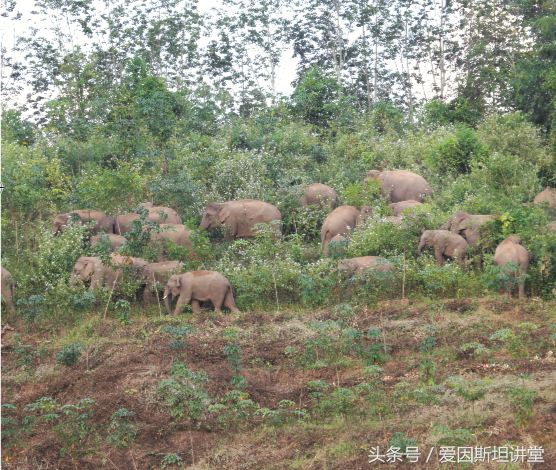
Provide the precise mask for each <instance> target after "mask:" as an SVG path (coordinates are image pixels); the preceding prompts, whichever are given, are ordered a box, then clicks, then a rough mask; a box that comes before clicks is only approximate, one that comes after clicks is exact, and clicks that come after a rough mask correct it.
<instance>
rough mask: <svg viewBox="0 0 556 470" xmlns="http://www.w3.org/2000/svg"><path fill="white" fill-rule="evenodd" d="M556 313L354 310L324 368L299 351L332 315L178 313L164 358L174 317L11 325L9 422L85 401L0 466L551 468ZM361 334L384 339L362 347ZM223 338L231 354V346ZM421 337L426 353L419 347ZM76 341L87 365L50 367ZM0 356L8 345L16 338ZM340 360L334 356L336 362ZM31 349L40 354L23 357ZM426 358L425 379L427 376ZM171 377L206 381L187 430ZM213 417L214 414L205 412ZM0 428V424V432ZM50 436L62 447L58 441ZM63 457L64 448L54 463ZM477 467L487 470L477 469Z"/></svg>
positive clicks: (5, 379)
mask: <svg viewBox="0 0 556 470" xmlns="http://www.w3.org/2000/svg"><path fill="white" fill-rule="evenodd" d="M555 312H556V311H555V304H554V303H553V302H548V303H542V302H539V301H537V300H534V299H533V300H528V301H524V302H514V303H512V304H507V303H504V302H502V301H499V300H486V299H481V300H479V301H469V300H453V301H449V300H446V301H443V302H436V303H434V304H422V303H419V302H408V303H405V304H400V303H399V302H392V303H384V304H383V305H381V306H380V307H379V308H376V309H367V308H365V307H364V306H359V307H356V308H355V309H354V315H353V316H352V317H349V318H348V319H347V321H348V323H349V325H350V327H353V328H357V329H358V330H359V331H361V332H364V333H365V334H364V335H363V336H362V337H361V338H360V339H359V340H348V339H347V338H340V339H339V340H338V338H337V337H336V336H334V335H333V334H332V333H333V331H331V333H330V336H331V342H330V343H329V344H328V346H327V345H326V341H324V340H323V339H322V338H321V340H320V343H319V344H320V350H319V353H318V359H317V358H316V355H315V354H314V352H315V351H313V352H312V353H311V351H310V346H309V345H310V344H311V343H310V342H309V341H310V340H312V339H316V338H318V335H317V333H316V332H315V331H314V330H312V329H311V326H310V325H311V322H314V321H321V322H322V321H326V320H332V321H338V315H336V314H335V313H334V311H333V310H332V309H314V310H312V309H311V310H294V311H292V310H290V309H286V310H285V311H281V312H280V313H268V312H261V311H254V312H249V313H242V314H239V315H231V314H223V313H221V314H214V313H211V312H209V311H203V313H202V314H201V315H198V316H197V315H196V316H191V315H187V316H186V318H185V321H187V322H188V323H190V324H191V325H192V326H193V328H194V329H195V333H194V334H192V335H190V336H188V337H187V338H185V339H184V341H185V343H186V346H185V347H184V349H182V350H178V349H172V344H171V342H172V341H173V339H172V337H171V336H170V335H168V334H164V333H162V331H163V329H164V327H166V326H168V325H174V326H175V325H183V322H176V321H175V320H173V319H170V318H161V319H159V318H157V317H156V316H151V317H144V316H139V314H138V315H137V317H136V318H134V319H133V321H132V323H131V324H130V325H128V326H126V327H122V326H120V325H117V324H116V323H115V322H114V321H111V320H103V319H102V318H99V317H91V318H88V319H85V320H84V321H83V322H82V323H81V324H79V325H77V326H76V327H68V328H61V329H57V330H43V329H39V330H37V331H33V330H32V331H27V332H26V331H25V327H24V326H23V325H21V326H20V325H15V326H16V330H17V333H19V334H20V335H21V336H20V337H19V338H18V342H19V344H20V345H29V346H27V349H23V346H19V347H15V348H14V347H11V348H10V349H8V351H5V350H4V351H3V353H2V356H3V364H2V368H3V374H2V390H3V394H2V396H3V402H4V404H5V403H6V402H9V403H11V404H13V405H14V406H15V408H16V409H13V411H11V410H10V411H8V410H6V409H4V413H3V417H4V418H5V417H6V416H8V415H9V416H10V417H11V418H13V419H15V420H16V421H17V422H19V423H21V422H22V420H23V419H24V416H32V415H35V416H37V417H38V416H39V415H40V414H41V413H42V414H43V416H44V414H45V413H47V412H54V411H55V409H51V410H47V409H46V408H45V409H44V410H43V411H42V412H39V411H36V412H35V413H31V412H29V411H24V407H25V405H28V404H31V403H37V402H38V401H39V400H41V399H42V400H43V401H44V400H45V399H52V400H54V401H55V402H56V403H57V404H58V405H62V404H64V405H69V404H76V403H78V402H79V401H80V400H84V399H85V398H88V399H92V400H93V402H91V405H89V406H88V407H87V409H88V410H90V413H91V414H90V416H88V417H87V418H86V419H82V420H81V422H82V425H81V424H78V423H79V422H80V420H78V419H75V418H73V422H72V421H71V415H66V416H64V415H63V414H62V418H61V419H60V421H58V420H57V419H55V420H52V421H42V422H41V421H40V420H38V421H37V422H36V424H35V427H34V428H33V430H32V431H31V430H29V431H28V432H25V431H24V429H23V428H21V427H19V426H15V424H14V426H13V427H10V428H9V429H13V432H14V435H13V436H11V439H13V440H12V441H11V442H14V443H15V442H18V443H19V445H18V446H17V447H16V446H15V445H14V446H13V447H7V448H4V451H3V456H6V458H7V460H6V461H5V462H3V467H5V468H18V469H26V468H28V469H31V468H33V469H38V468H60V469H66V468H67V469H72V468H90V469H96V468H120V469H123V468H130V469H131V468H137V469H147V468H160V465H161V462H162V460H163V458H164V457H165V456H166V455H168V454H176V455H177V456H179V457H180V459H182V461H183V464H184V465H185V466H187V468H198V469H208V468H220V467H221V466H222V465H224V466H226V467H227V468H258V469H278V468H280V469H281V468H307V469H309V468H314V469H317V468H319V469H324V468H327V469H341V468H346V469H347V468H350V469H352V468H381V465H386V464H380V463H375V464H372V465H371V464H368V463H367V461H368V454H369V451H370V449H371V448H372V447H376V446H380V448H381V449H382V448H384V450H386V447H390V446H402V447H403V446H408V445H409V446H411V445H417V446H419V448H420V450H421V452H422V453H423V454H424V455H425V454H426V453H428V452H429V450H430V448H431V447H432V446H435V445H436V446H437V451H438V449H439V446H440V445H444V446H450V445H457V446H485V447H486V446H501V447H503V446H506V445H511V446H514V447H516V446H520V445H523V446H525V447H526V448H528V447H529V446H532V445H536V446H543V447H544V449H545V451H546V453H545V454H544V460H545V462H546V463H545V464H534V465H533V466H532V468H535V469H551V468H553V467H554V464H555V462H556V452H555V449H554V446H553V444H554V440H555V437H556V435H555V429H554V426H553V423H554V419H555V414H556V403H555V402H554V396H555V392H556V390H555V383H556V381H555V357H554V354H553V352H552V351H553V350H554V341H553V340H550V336H551V332H550V331H549V326H550V325H552V324H554V323H556V317H555V315H556V313H555ZM20 328H21V330H20ZM373 329H376V330H373ZM369 330H371V332H372V331H377V332H379V335H378V336H373V335H372V334H371V335H370V336H371V338H369V335H367V334H366V332H367V331H369ZM508 330H511V331H512V332H514V333H515V338H514V339H513V340H508V341H506V342H504V341H500V340H499V341H497V340H493V339H492V336H493V335H495V333H496V332H497V331H498V332H500V331H508ZM230 331H235V333H236V335H237V336H236V339H235V340H230V339H226V337H225V336H226V335H225V332H230ZM431 337H432V338H434V341H432V343H429V342H427V338H431ZM75 342H81V343H83V344H84V345H86V353H85V354H83V355H82V357H81V358H80V359H79V361H78V363H77V364H75V365H74V366H71V367H66V366H62V365H59V364H58V365H57V364H56V361H55V359H53V357H52V353H53V352H55V351H58V350H59V349H60V348H61V347H63V346H65V345H67V344H69V343H75ZM232 342H233V344H236V345H238V346H239V348H241V351H240V352H237V351H236V353H235V354H236V356H238V357H239V358H240V359H238V360H237V361H238V364H236V365H237V369H238V371H239V373H241V375H243V377H244V378H245V380H246V381H247V384H246V385H245V386H243V387H241V388H240V389H239V391H237V392H232V391H233V390H234V389H235V387H233V386H232V385H231V384H230V380H231V379H232V377H233V376H234V375H235V374H236V372H234V370H232V369H233V367H234V359H233V358H231V357H230V356H232V355H233V354H231V353H230V351H228V353H226V352H225V347H226V346H227V345H229V344H230V343H232ZM376 342H378V343H380V344H381V345H383V344H384V345H386V346H387V350H388V353H387V354H383V353H381V349H380V348H379V349H378V356H376V357H375V358H374V359H375V360H374V363H375V364H374V365H373V366H371V367H367V369H366V366H365V362H364V361H362V360H361V359H359V358H358V357H357V355H356V354H354V353H353V351H354V349H351V346H352V345H353V344H358V345H361V346H365V347H368V346H370V345H372V344H375V343H376ZM8 343H9V344H12V345H13V344H14V336H12V337H11V338H10V340H9V341H5V342H4V344H8ZM469 343H475V344H477V343H480V344H482V346H483V349H482V351H479V350H478V349H477V348H470V349H466V350H465V348H462V346H463V345H464V344H469ZM427 345H428V346H427ZM336 347H341V348H343V352H344V354H342V355H341V356H339V357H338V356H337V355H335V354H336V352H335V348H336ZM18 348H19V349H18ZM32 350H35V351H38V354H37V355H33V356H31V355H30V354H31V351H32ZM473 351H475V352H474V353H473ZM425 360H431V361H432V362H433V363H434V368H432V369H430V368H429V369H426V368H425V369H424V368H423V367H422V365H423V364H424V361H425ZM176 363H183V364H185V366H186V367H187V368H189V369H190V370H191V371H193V372H195V373H200V372H205V373H206V376H207V378H208V381H207V382H206V383H204V384H203V386H202V388H199V390H203V391H206V396H205V398H204V399H203V401H202V405H201V406H200V407H199V408H198V409H197V407H196V408H195V410H196V411H195V412H198V415H197V417H196V418H195V419H193V420H189V419H187V416H188V413H193V411H192V410H191V409H189V411H187V406H185V410H186V411H185V413H184V415H183V416H181V417H180V416H179V413H178V416H176V417H174V418H173V417H172V416H171V414H170V412H171V411H172V408H167V407H166V405H165V404H164V402H163V397H164V395H163V394H161V392H160V391H159V392H157V390H160V386H161V384H162V383H163V382H164V381H165V380H168V379H169V378H170V375H169V373H170V371H171V368H172V366H173V365H174V364H176ZM22 364H25V365H24V366H22ZM367 364H369V363H368V362H367ZM454 376H458V377H461V378H463V380H464V384H465V386H466V387H472V386H473V385H477V384H478V382H479V381H483V382H484V390H483V395H480V396H478V397H477V399H476V401H475V402H474V403H473V404H474V414H473V411H472V403H471V402H470V401H465V400H464V398H463V397H462V395H460V394H459V393H458V392H457V391H456V389H454V388H451V387H450V386H446V383H447V382H446V380H447V379H448V377H454ZM316 381H319V382H318V383H317V382H316ZM187 383H188V382H187V381H185V380H184V381H182V384H183V389H182V392H181V394H180V393H178V389H176V390H175V395H174V397H175V402H174V408H173V410H174V411H175V410H176V409H177V408H178V405H179V406H184V404H185V403H187V400H193V397H192V396H190V395H189V394H188V392H187V391H186V389H187V387H186V384H187ZM318 384H320V385H321V388H320V389H319V388H318V386H317V385H318ZM364 384H367V385H366V386H364ZM424 385H426V386H424ZM325 386H327V387H330V388H329V389H324V388H322V387H325ZM236 390H237V388H236ZM317 391H318V392H319V393H316V392H317ZM333 391H336V392H337V393H335V394H334V393H331V392H333ZM340 391H341V393H338V392H340ZM284 400H286V402H284ZM216 404H222V405H223V406H221V407H220V408H218V409H214V405H216ZM211 406H212V407H213V408H211ZM265 408H266V409H267V411H266V412H261V410H263V409H265ZM120 409H126V410H129V411H131V412H133V415H132V416H130V417H129V418H127V419H128V420H129V425H130V426H131V428H130V429H132V431H133V432H132V434H130V437H129V438H128V439H127V440H126V441H125V443H122V444H121V448H120V449H118V448H113V447H110V445H109V443H108V442H107V437H109V436H113V435H114V434H117V433H118V432H120V430H121V432H122V435H124V434H125V432H124V429H123V427H120V428H117V427H110V424H111V423H113V422H114V421H117V420H115V419H114V418H112V419H111V416H113V415H114V413H115V412H116V411H117V410H120ZM268 410H279V411H278V413H275V414H271V413H270V412H269V411H268ZM299 411H301V412H302V413H301V414H293V412H299ZM182 412H183V411H182ZM121 422H122V421H121V420H120V423H121ZM56 426H61V427H60V428H57V427H56ZM7 429H8V426H7V425H6V424H3V432H7ZM57 431H58V433H60V432H64V433H66V434H64V435H65V436H67V437H66V438H65V439H60V436H61V434H57V433H56V432H57ZM80 433H82V434H80ZM395 433H402V434H395ZM396 436H397V437H396ZM120 437H121V436H120ZM6 442H7V439H6V438H4V439H3V445H5V444H6ZM70 443H71V445H70ZM64 444H68V445H69V447H70V448H69V449H66V450H65V455H64V456H62V454H61V449H62V446H63V445H64ZM423 449H426V450H423ZM8 452H9V453H8ZM62 453H64V452H62ZM424 455H423V456H422V457H421V462H420V463H412V464H410V463H409V462H408V463H407V464H406V465H412V466H413V467H414V468H437V467H438V463H437V462H438V454H436V455H435V456H433V458H432V460H431V462H429V464H425V463H424V462H423V459H424ZM3 460H4V459H3ZM8 462H11V463H8ZM193 462H195V463H193ZM491 465H501V464H500V463H497V464H491ZM444 467H446V468H460V467H459V466H457V465H443V468H444ZM169 468H170V467H169ZM473 468H481V469H482V468H491V466H489V465H487V464H481V463H477V464H475V465H474V466H473ZM507 468H528V465H527V464H523V465H517V464H513V465H510V466H507Z"/></svg>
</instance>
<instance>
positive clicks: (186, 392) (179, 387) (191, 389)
mask: <svg viewBox="0 0 556 470" xmlns="http://www.w3.org/2000/svg"><path fill="white" fill-rule="evenodd" d="M208 382H209V379H208V377H207V374H206V373H205V372H202V371H201V372H193V371H191V370H189V369H188V368H187V367H186V366H185V365H184V364H183V363H181V362H174V364H173V365H172V368H171V369H170V379H166V380H161V381H160V383H159V385H158V388H157V389H156V393H157V395H158V396H159V397H160V399H161V400H162V407H163V408H164V409H166V410H168V411H169V412H170V413H171V414H172V417H173V418H174V419H176V420H178V421H179V420H181V419H182V418H184V417H185V418H186V419H188V420H198V419H200V418H201V417H202V416H203V412H204V411H205V410H206V408H207V401H208V400H209V398H210V397H209V394H208V392H207V391H206V387H207V383H208Z"/></svg>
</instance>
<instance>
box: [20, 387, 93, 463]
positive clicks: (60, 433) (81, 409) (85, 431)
mask: <svg viewBox="0 0 556 470" xmlns="http://www.w3.org/2000/svg"><path fill="white" fill-rule="evenodd" d="M94 405H96V403H95V402H94V400H91V399H90V398H83V399H82V400H80V401H79V402H78V403H76V404H68V405H63V406H61V405H58V403H56V401H55V400H54V399H52V398H50V397H43V398H41V399H40V400H39V401H37V402H35V403H31V404H29V405H26V406H25V411H31V412H33V413H35V414H38V415H39V417H38V419H39V420H40V421H45V422H47V423H50V425H51V429H52V431H54V433H55V434H56V436H57V437H58V439H60V440H61V441H62V443H63V446H62V449H61V454H62V457H63V456H64V455H66V454H70V455H72V456H76V455H79V454H80V453H81V452H83V450H84V449H83V445H84V440H85V438H86V437H87V436H88V435H90V434H91V433H92V432H93V427H92V426H91V425H90V424H89V420H90V419H91V418H92V416H93V410H92V407H93V406H94Z"/></svg>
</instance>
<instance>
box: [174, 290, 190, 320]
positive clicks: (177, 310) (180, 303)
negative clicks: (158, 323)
mask: <svg viewBox="0 0 556 470" xmlns="http://www.w3.org/2000/svg"><path fill="white" fill-rule="evenodd" d="M188 303H189V299H187V302H186V301H185V300H183V299H182V298H181V295H180V297H179V299H178V302H177V303H176V308H175V309H174V316H175V317H177V316H178V315H179V314H180V313H181V308H180V307H181V306H182V305H184V304H188Z"/></svg>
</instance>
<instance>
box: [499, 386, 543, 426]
mask: <svg viewBox="0 0 556 470" xmlns="http://www.w3.org/2000/svg"><path fill="white" fill-rule="evenodd" d="M537 395H538V392H537V391H536V390H529V389H527V388H525V387H515V388H514V387H510V389H509V390H508V392H507V393H506V397H507V398H511V399H512V402H511V407H512V410H513V412H514V416H515V418H516V420H517V422H518V424H519V425H520V426H526V425H527V424H528V423H529V418H530V417H531V415H532V414H533V404H534V402H535V398H536V397H537Z"/></svg>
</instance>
